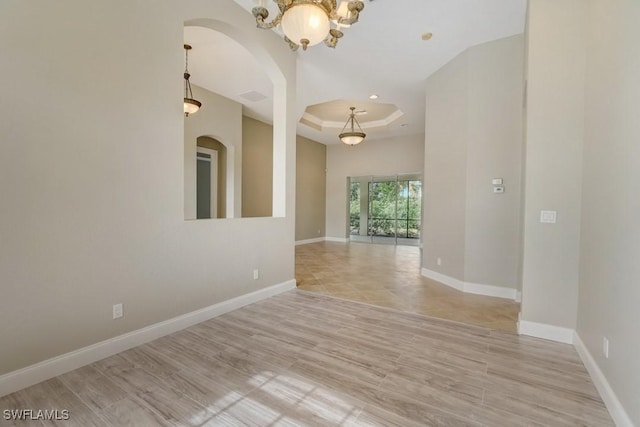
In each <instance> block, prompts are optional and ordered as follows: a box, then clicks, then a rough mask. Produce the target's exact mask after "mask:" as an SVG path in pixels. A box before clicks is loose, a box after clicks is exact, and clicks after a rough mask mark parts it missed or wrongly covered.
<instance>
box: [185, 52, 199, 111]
mask: <svg viewBox="0 0 640 427" xmlns="http://www.w3.org/2000/svg"><path fill="white" fill-rule="evenodd" d="M190 50H191V46H189V45H188V44H185V45H184V52H185V53H184V58H185V59H184V116H185V117H189V114H193V113H197V112H198V110H199V109H200V107H202V103H201V102H200V101H197V100H195V99H193V92H192V91H191V82H190V81H189V77H191V74H189V51H190Z"/></svg>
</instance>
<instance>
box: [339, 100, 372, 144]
mask: <svg viewBox="0 0 640 427" xmlns="http://www.w3.org/2000/svg"><path fill="white" fill-rule="evenodd" d="M355 109H356V107H351V108H350V110H351V114H350V115H349V118H348V119H347V123H345V124H344V127H343V128H342V132H340V135H338V138H340V141H342V142H343V143H345V144H347V145H351V146H354V145H358V144H360V143H361V142H362V141H364V138H365V137H366V136H367V135H366V134H365V133H364V132H363V131H362V128H361V127H360V123H358V119H356V115H355V113H354V111H355ZM349 122H351V130H350V131H347V132H345V131H344V130H345V129H346V128H347V126H348V125H349ZM354 123H355V124H356V125H357V126H358V129H360V132H357V131H356V130H355V127H354Z"/></svg>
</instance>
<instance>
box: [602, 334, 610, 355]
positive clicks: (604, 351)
mask: <svg viewBox="0 0 640 427" xmlns="http://www.w3.org/2000/svg"><path fill="white" fill-rule="evenodd" d="M602 354H604V358H605V359H608V358H609V340H608V339H607V337H602Z"/></svg>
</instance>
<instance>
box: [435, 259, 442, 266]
mask: <svg viewBox="0 0 640 427" xmlns="http://www.w3.org/2000/svg"><path fill="white" fill-rule="evenodd" d="M436 264H438V265H442V258H440V257H438V259H437V260H436Z"/></svg>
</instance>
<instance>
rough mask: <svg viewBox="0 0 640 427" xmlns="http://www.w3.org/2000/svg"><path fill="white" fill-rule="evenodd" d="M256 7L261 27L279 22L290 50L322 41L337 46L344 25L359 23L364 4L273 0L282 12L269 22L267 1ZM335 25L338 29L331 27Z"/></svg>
mask: <svg viewBox="0 0 640 427" xmlns="http://www.w3.org/2000/svg"><path fill="white" fill-rule="evenodd" d="M259 1H260V4H259V5H258V6H256V7H254V8H253V10H252V13H253V16H255V18H256V22H257V24H258V28H262V29H265V30H268V29H271V28H273V27H275V26H277V25H280V27H281V29H282V32H283V33H284V40H285V41H286V42H287V43H289V46H290V47H291V50H294V51H295V50H297V49H298V47H300V46H302V49H303V50H307V47H309V46H313V45H316V44H318V43H320V42H321V41H324V43H325V44H326V45H327V46H329V47H336V45H337V44H338V40H339V39H340V38H341V37H342V36H343V35H344V33H343V32H342V31H340V30H341V29H342V28H348V27H350V26H351V25H352V24H355V23H356V22H358V16H359V15H360V12H361V11H362V9H364V3H363V2H361V1H347V0H345V1H342V2H341V3H340V7H338V6H337V3H336V0H273V1H274V2H275V3H277V4H278V8H279V9H280V12H279V13H278V16H276V17H275V18H274V19H273V20H272V21H271V22H266V19H267V17H268V16H269V11H268V10H267V9H266V8H265V7H264V3H263V2H264V0H259ZM332 24H333V25H334V26H335V28H331V26H332Z"/></svg>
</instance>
